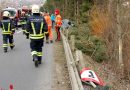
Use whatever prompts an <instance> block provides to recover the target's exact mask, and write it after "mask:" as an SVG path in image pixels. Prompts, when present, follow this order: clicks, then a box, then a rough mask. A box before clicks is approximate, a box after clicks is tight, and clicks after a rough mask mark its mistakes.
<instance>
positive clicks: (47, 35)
mask: <svg viewBox="0 0 130 90" xmlns="http://www.w3.org/2000/svg"><path fill="white" fill-rule="evenodd" d="M44 18H45V20H46V22H47V25H48V33H47V34H45V35H46V43H49V40H50V42H51V43H53V40H52V21H51V17H50V15H49V13H48V12H47V11H45V13H44Z"/></svg>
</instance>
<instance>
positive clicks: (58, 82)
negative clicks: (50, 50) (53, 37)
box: [52, 41, 72, 90]
mask: <svg viewBox="0 0 130 90" xmlns="http://www.w3.org/2000/svg"><path fill="white" fill-rule="evenodd" d="M54 58H55V60H54V80H53V82H54V83H53V86H52V88H53V89H52V90H72V89H71V83H70V80H69V73H68V68H67V63H66V59H65V53H64V48H63V44H62V41H60V42H55V43H54Z"/></svg>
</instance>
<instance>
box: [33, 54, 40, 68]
mask: <svg viewBox="0 0 130 90" xmlns="http://www.w3.org/2000/svg"><path fill="white" fill-rule="evenodd" d="M33 61H34V64H35V67H38V64H39V62H38V57H37V55H33Z"/></svg>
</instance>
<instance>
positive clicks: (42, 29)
mask: <svg viewBox="0 0 130 90" xmlns="http://www.w3.org/2000/svg"><path fill="white" fill-rule="evenodd" d="M47 31H48V28H47V23H46V21H45V19H44V18H43V17H42V16H40V15H32V16H30V17H29V18H28V20H27V32H28V33H29V35H30V39H43V38H44V33H47Z"/></svg>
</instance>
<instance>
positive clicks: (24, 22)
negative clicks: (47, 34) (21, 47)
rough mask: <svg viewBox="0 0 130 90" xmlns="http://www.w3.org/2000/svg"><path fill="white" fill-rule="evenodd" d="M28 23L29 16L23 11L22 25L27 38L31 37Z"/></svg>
mask: <svg viewBox="0 0 130 90" xmlns="http://www.w3.org/2000/svg"><path fill="white" fill-rule="evenodd" d="M26 24H27V16H26V15H25V12H22V14H21V18H20V25H21V26H22V30H23V34H26V38H27V39H28V38H29V33H28V32H26Z"/></svg>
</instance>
